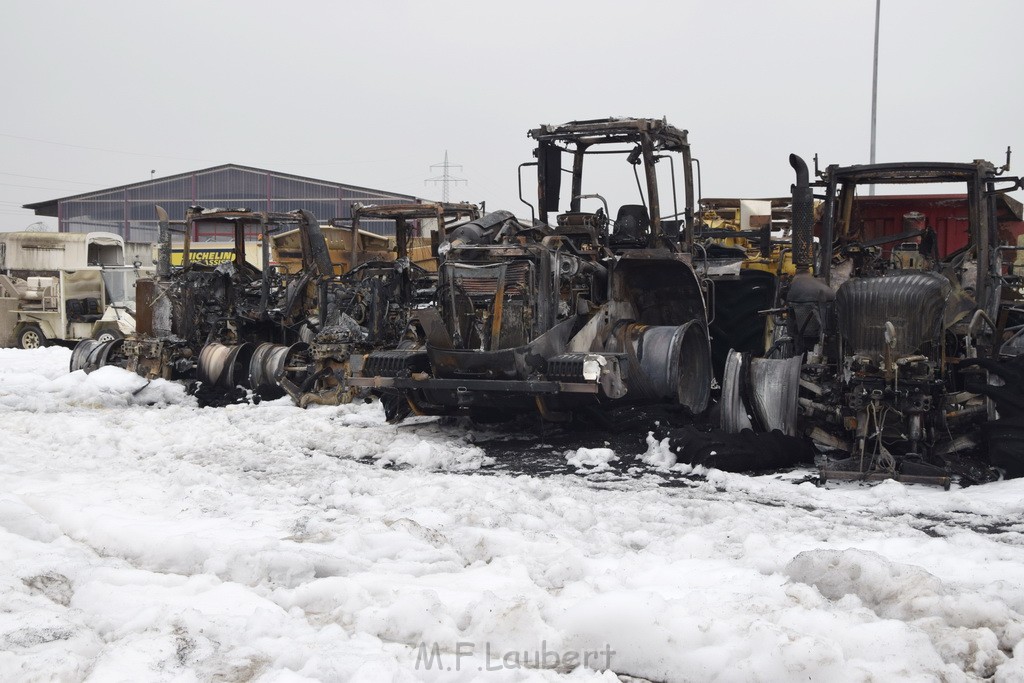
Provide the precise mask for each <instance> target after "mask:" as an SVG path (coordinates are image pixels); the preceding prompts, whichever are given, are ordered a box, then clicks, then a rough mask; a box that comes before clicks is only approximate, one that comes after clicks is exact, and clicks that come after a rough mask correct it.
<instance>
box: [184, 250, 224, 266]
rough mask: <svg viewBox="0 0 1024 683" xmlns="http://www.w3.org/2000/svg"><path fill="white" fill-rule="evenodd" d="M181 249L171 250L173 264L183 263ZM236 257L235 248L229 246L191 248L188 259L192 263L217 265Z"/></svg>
mask: <svg viewBox="0 0 1024 683" xmlns="http://www.w3.org/2000/svg"><path fill="white" fill-rule="evenodd" d="M181 256H182V250H181V249H173V250H172V251H171V265H172V266H180V265H181ZM234 258H235V250H234V249H231V248H229V247H224V248H214V249H210V248H198V249H197V248H192V249H189V252H188V259H189V262H191V263H200V264H202V265H204V266H216V265H217V264H220V263H226V262H228V261H232V260H234Z"/></svg>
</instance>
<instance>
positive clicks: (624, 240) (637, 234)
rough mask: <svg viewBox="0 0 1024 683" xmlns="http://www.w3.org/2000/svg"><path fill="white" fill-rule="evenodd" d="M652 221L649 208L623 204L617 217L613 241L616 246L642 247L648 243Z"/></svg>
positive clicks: (612, 235)
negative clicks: (648, 213)
mask: <svg viewBox="0 0 1024 683" xmlns="http://www.w3.org/2000/svg"><path fill="white" fill-rule="evenodd" d="M650 229H651V219H650V217H649V216H648V215H647V207H646V206H644V205H642V204H623V205H622V206H620V207H619V212H618V214H616V216H615V226H614V229H613V230H612V234H611V239H610V240H609V241H610V242H611V243H612V244H614V245H620V246H621V245H629V246H634V245H641V244H646V243H647V235H648V234H649V233H650Z"/></svg>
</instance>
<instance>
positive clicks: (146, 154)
mask: <svg viewBox="0 0 1024 683" xmlns="http://www.w3.org/2000/svg"><path fill="white" fill-rule="evenodd" d="M0 137H2V138H13V139H15V140H28V141H29V142H39V143H42V144H44V145H56V146H58V147H73V148H74V149H88V150H91V151H93V152H108V153H110V154H126V155H128V156H133V157H147V158H150V159H173V160H175V161H198V162H201V163H204V164H207V163H212V164H215V163H217V162H216V161H213V160H211V159H196V158H194V157H173V156H167V155H163V154H150V153H149V152H126V151H124V150H122V149H106V148H105V147H87V146H86V145H72V144H70V143H67V142H54V141H53V140H40V139H39V138H29V137H25V136H23V135H11V134H9V133H0Z"/></svg>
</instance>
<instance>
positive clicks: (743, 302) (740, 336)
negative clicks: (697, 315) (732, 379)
mask: <svg viewBox="0 0 1024 683" xmlns="http://www.w3.org/2000/svg"><path fill="white" fill-rule="evenodd" d="M774 297H775V276H774V275H772V274H771V273H766V272H764V271H761V270H742V271H740V279H739V280H723V281H719V282H717V283H715V300H714V304H715V311H714V314H715V315H714V319H713V320H712V321H711V324H710V325H709V326H708V332H709V333H710V334H711V366H712V368H713V370H714V373H715V377H716V378H718V380H719V382H721V379H722V371H723V369H724V368H725V359H726V357H727V356H728V354H729V349H734V350H736V351H741V352H744V353H751V354H753V355H755V356H760V355H762V354H763V353H764V350H765V349H764V332H765V318H764V316H763V315H759V314H758V311H763V310H765V309H768V308H771V307H772V302H773V299H774Z"/></svg>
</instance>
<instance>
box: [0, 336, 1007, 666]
mask: <svg viewBox="0 0 1024 683" xmlns="http://www.w3.org/2000/svg"><path fill="white" fill-rule="evenodd" d="M69 356H70V353H69V352H68V351H67V350H66V349H60V348H46V349H39V350H35V351H21V350H7V349H4V350H0V680H4V681H8V680H11V681H13V680H51V679H57V680H69V681H77V680H87V679H88V680H95V681H103V680H250V679H256V680H262V681H305V680H320V681H335V680H336V681H342V680H353V681H380V680H395V681H413V680H431V681H463V680H465V681H471V680H495V681H525V680H540V681H556V680H562V679H565V680H567V681H614V680H618V679H617V676H619V675H622V676H633V677H639V678H642V679H648V680H655V681H704V680H708V681H711V680H720V681H746V680H750V681H788V680H829V681H868V680H874V681H880V680H907V681H933V680H945V681H969V680H978V679H983V678H991V679H994V680H997V681H1020V680H1024V664H1022V662H1024V616H1022V614H1024V535H1022V532H1024V522H1020V521H1019V520H1020V519H1021V513H1022V510H1024V481H1020V480H1015V481H1004V482H996V483H993V484H988V485H985V486H979V487H972V488H969V489H956V488H954V490H952V491H950V492H945V491H942V490H941V489H938V488H930V487H923V486H907V485H902V484H899V483H896V482H882V483H879V484H877V485H871V486H868V485H858V484H853V483H845V484H844V483H838V484H830V485H829V486H828V487H827V488H817V487H816V486H814V485H813V484H811V483H807V482H802V479H803V478H804V477H805V475H806V474H807V472H805V471H804V472H802V471H797V472H794V473H791V474H787V475H770V476H757V477H751V476H744V475H737V474H729V473H724V472H720V471H717V470H705V469H703V468H699V469H698V470H691V469H690V468H689V467H688V466H684V465H679V464H676V463H675V457H674V455H672V454H671V452H670V451H669V449H668V445H667V443H664V442H659V441H657V440H656V439H655V438H654V437H648V439H647V443H646V446H645V447H644V448H645V450H644V451H643V452H638V453H632V454H628V455H631V456H634V457H635V458H638V459H639V460H640V461H641V462H642V463H644V464H643V465H642V466H641V467H638V468H636V469H638V470H639V471H637V472H633V474H634V475H635V476H623V477H613V476H610V474H614V473H615V472H616V471H617V470H621V469H622V465H621V460H622V456H624V455H627V454H624V453H616V452H615V451H614V450H613V449H612V448H587V447H581V448H578V449H574V450H571V451H569V452H565V451H564V450H561V451H554V452H552V454H551V457H552V458H555V459H557V460H560V461H561V462H563V463H564V462H567V463H569V464H571V465H573V466H574V467H575V468H577V471H576V472H575V473H574V474H557V475H553V476H545V477H531V476H523V475H514V474H509V473H507V472H502V471H498V468H497V467H496V463H495V461H494V458H492V457H490V456H488V455H487V453H485V451H484V450H482V449H481V447H480V446H478V445H476V444H474V443H473V442H472V438H471V436H470V435H468V434H466V433H465V432H464V431H461V430H459V429H458V428H455V427H445V426H441V425H439V423H437V422H436V421H429V420H418V421H413V423H411V424H405V425H400V426H395V425H388V424H387V423H386V422H385V421H384V417H383V413H382V411H381V410H380V408H379V406H378V405H377V404H353V405H348V406H340V407H315V408H311V409H308V410H301V409H298V408H295V407H293V406H291V405H290V404H288V403H287V402H286V401H272V402H265V403H261V404H259V405H232V406H228V407H226V408H207V409H200V408H198V407H196V404H195V402H194V401H193V400H192V399H191V398H190V397H189V396H187V395H186V394H185V393H184V391H183V390H182V388H181V387H180V386H178V385H176V384H173V383H166V382H160V381H156V382H151V383H146V382H145V381H144V380H141V379H140V378H138V377H136V376H134V375H131V374H129V373H126V372H123V371H121V370H117V369H114V368H106V369H103V370H100V371H97V372H95V373H92V374H91V375H85V374H83V373H81V372H78V373H68V372H67V363H68V360H69ZM645 468H646V469H645ZM666 472H669V473H675V474H685V475H686V476H685V477H684V478H678V477H677V478H674V479H672V478H666V476H664V473H666ZM421 644H422V645H423V647H421ZM435 645H436V650H432V648H434V646H435ZM432 652H433V653H434V655H436V658H435V659H434V660H433V664H431V660H430V656H431V654H432ZM584 661H585V663H586V665H584ZM438 664H440V668H439V667H438ZM449 667H450V669H451V670H448V668H449ZM606 668H609V669H610V671H605V670H604V669H606Z"/></svg>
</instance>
